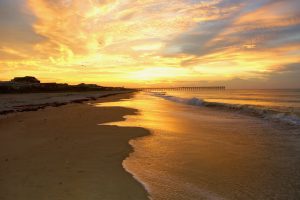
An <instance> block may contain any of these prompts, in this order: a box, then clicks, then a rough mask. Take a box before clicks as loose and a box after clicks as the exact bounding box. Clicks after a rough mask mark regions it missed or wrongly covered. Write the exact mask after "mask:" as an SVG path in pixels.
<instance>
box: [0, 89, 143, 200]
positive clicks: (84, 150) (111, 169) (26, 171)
mask: <svg viewBox="0 0 300 200" xmlns="http://www.w3.org/2000/svg"><path fill="white" fill-rule="evenodd" d="M34 95H35V96H39V95H38V94H34ZM94 95H95V94H94ZM97 95H98V96H101V95H103V94H102V93H98V94H97ZM105 95H107V93H105ZM86 96H90V95H85V97H86ZM131 96H132V94H128V93H127V94H118V95H114V96H109V97H106V98H100V99H98V100H94V101H91V102H93V103H96V102H97V103H100V102H107V101H119V100H120V99H123V98H130V97H131ZM25 99H26V98H25ZM80 99H82V98H80ZM84 99H86V98H84ZM10 100H11V102H13V101H12V99H10ZM15 100H16V101H17V100H18V99H15ZM73 100H75V99H73ZM86 100H87V99H86ZM91 102H89V101H87V102H85V103H80V104H79V103H72V104H68V105H64V106H60V107H51V106H50V107H49V106H48V107H46V108H44V109H41V110H38V111H30V112H17V113H12V114H8V115H2V116H1V118H0V162H1V164H0V199H1V200H24V199H30V200H48V199H49V200H53V199H56V200H58V199H62V200H67V199H70V200H71V199H72V200H76V199H78V200H79V199H80V200H82V199H86V200H88V199H91V200H92V199H138V200H140V199H147V193H146V191H145V190H144V188H143V187H142V185H141V184H140V183H138V182H137V181H136V180H135V179H134V178H133V177H132V175H131V174H129V173H127V172H126V171H125V170H124V169H123V167H122V161H123V160H124V159H125V158H126V157H127V156H128V155H129V153H130V152H132V147H131V146H130V145H129V143H128V142H129V140H130V139H133V138H136V137H141V136H145V135H147V134H148V131H146V130H145V129H143V128H134V127H117V126H109V125H101V124H102V123H107V122H114V121H122V120H124V116H126V115H135V114H136V112H137V111H136V110H135V109H130V108H122V107H95V106H93V105H92V104H90V103H91ZM48 103H49V102H48ZM52 103H53V102H52Z"/></svg>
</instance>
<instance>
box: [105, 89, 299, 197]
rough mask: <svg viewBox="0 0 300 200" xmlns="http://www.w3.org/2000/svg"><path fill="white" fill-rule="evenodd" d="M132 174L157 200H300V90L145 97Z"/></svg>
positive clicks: (129, 103)
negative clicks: (142, 133)
mask: <svg viewBox="0 0 300 200" xmlns="http://www.w3.org/2000/svg"><path fill="white" fill-rule="evenodd" d="M101 105H102V106H124V107H130V108H135V109H137V110H138V114H137V115H131V116H127V117H126V120H125V121H122V122H115V123H110V124H111V125H118V126H135V127H136V126H138V127H143V128H146V129H148V130H149V131H150V132H151V135H149V136H146V137H142V138H138V139H134V140H131V141H130V144H131V145H132V146H133V147H134V152H133V153H131V154H130V156H129V157H128V158H127V159H126V160H124V162H123V166H124V168H125V169H126V170H127V171H128V172H129V173H131V174H132V175H133V176H134V177H135V178H136V179H137V180H138V181H139V182H140V183H141V184H142V185H144V187H145V189H146V190H147V191H148V192H149V196H150V198H151V199H153V200H168V199H172V200H182V199H189V200H190V199H195V200H196V199H197V200H198V199H237V200H238V199H246V200H247V199H300V189H299V188H300V128H299V108H300V91H299V90H224V91H212V90H210V91H199V92H189V91H186V92H181V91H180V92H175V91H171V92H166V93H165V92H154V93H143V92H140V93H137V94H136V95H135V96H134V97H133V98H132V99H124V100H123V101H121V102H110V103H104V104H101Z"/></svg>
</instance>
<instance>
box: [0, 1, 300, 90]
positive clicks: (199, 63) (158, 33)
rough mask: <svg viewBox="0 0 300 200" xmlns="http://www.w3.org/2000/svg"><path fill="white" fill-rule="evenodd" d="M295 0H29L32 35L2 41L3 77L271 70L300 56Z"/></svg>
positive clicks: (130, 79)
mask: <svg viewBox="0 0 300 200" xmlns="http://www.w3.org/2000/svg"><path fill="white" fill-rule="evenodd" d="M290 1H291V2H290V4H287V3H284V2H275V3H268V4H267V3H266V4H261V5H260V4H258V3H257V2H255V1H253V2H252V3H243V4H240V3H228V4H226V3H224V4H222V2H223V1H222V0H217V1H203V2H202V1H199V2H196V1H195V2H194V1H182V0H175V1H172V3H171V2H167V1H157V0H145V1H123V0H122V1H121V0H106V1H98V0H89V1H82V0H55V1H50V0H27V1H25V2H26V8H27V10H26V13H27V14H28V15H31V17H32V18H34V19H30V20H29V21H28V23H29V25H30V28H31V32H30V34H31V37H29V39H27V40H26V41H25V42H24V43H20V42H19V43H17V42H15V43H14V42H10V43H3V42H2V43H0V65H1V68H0V72H1V73H0V78H1V79H3V80H7V79H10V78H12V77H14V76H22V75H35V76H37V77H38V78H39V79H41V80H43V81H58V82H70V83H79V82H93V83H99V84H110V85H120V84H122V85H130V86H132V85H142V84H144V83H147V84H149V83H153V84H157V83H161V84H166V83H170V82H171V83H172V84H176V81H179V82H180V81H187V82H188V81H216V80H229V79H234V78H245V79H247V78H253V77H257V78H262V77H266V76H271V75H272V74H276V73H277V72H278V70H283V69H285V68H286V66H289V65H290V64H293V63H298V62H300V60H299V57H300V53H299V51H297V49H299V47H300V43H299V39H300V38H299V36H297V35H295V34H294V35H293V33H294V32H293V31H294V29H295V27H297V26H298V25H299V23H300V21H299V20H298V18H295V17H294V16H295V13H297V11H296V10H295V9H293V8H294V7H296V6H291V4H292V3H293V2H294V1H293V0H290ZM294 4H297V3H296V1H295V2H294ZM247 6H248V7H247ZM255 6H256V7H255ZM24 7H25V5H24ZM24 7H23V10H24ZM245 8H248V12H245V11H244V9H245ZM253 8H255V9H253ZM251 9H252V10H251ZM237 13H239V14H237ZM257 15H258V16H260V19H261V23H260V24H257V21H256V18H255V17H254V16H257ZM293 27H294V28H293ZM289 29H290V31H289V32H287V31H286V30H289ZM29 30H30V29H29ZM295 30H296V29H295ZM28 34H29V33H28ZM5 37H8V36H2V38H5ZM22 37H23V36H22ZM3 41H4V39H3ZM289 52H293V53H289ZM274 58H276V59H274ZM280 73H281V72H280Z"/></svg>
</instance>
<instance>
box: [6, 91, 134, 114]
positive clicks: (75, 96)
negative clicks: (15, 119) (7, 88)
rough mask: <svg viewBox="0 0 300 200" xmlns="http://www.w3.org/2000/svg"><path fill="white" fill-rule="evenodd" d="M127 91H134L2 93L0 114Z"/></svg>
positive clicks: (76, 101)
mask: <svg viewBox="0 0 300 200" xmlns="http://www.w3.org/2000/svg"><path fill="white" fill-rule="evenodd" d="M125 93H133V91H100V92H99V91H97V92H58V93H27V94H23V93H20V94H0V105H1V104H2V106H0V116H1V115H6V114H10V113H17V112H26V111H37V110H40V109H44V108H46V107H59V106H64V105H67V104H70V103H83V102H86V101H91V100H92V101H94V100H97V99H99V98H104V97H109V96H112V95H118V94H125ZM20 98H23V99H22V100H23V101H22V100H18V101H17V103H10V102H9V101H11V100H13V101H16V99H20ZM32 101H33V102H32ZM3 105H4V106H3Z"/></svg>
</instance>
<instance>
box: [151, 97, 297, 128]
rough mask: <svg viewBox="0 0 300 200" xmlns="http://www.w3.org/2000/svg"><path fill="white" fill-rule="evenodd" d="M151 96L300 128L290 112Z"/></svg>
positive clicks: (295, 116) (191, 99) (295, 117)
mask: <svg viewBox="0 0 300 200" xmlns="http://www.w3.org/2000/svg"><path fill="white" fill-rule="evenodd" d="M150 94H151V95H152V96H157V97H161V98H163V99H166V100H169V101H173V102H177V103H182V104H187V105H193V106H205V107H212V108H218V109H225V110H230V111H235V112H240V113H245V114H249V115H251V116H256V117H261V118H264V119H267V120H272V121H277V122H283V123H286V124H289V125H295V126H300V117H299V116H297V115H296V114H294V113H290V112H280V111H276V110H272V109H270V108H266V107H260V106H254V105H247V104H229V103H219V102H207V101H205V100H203V99H198V98H196V97H193V98H182V97H176V96H170V95H166V94H165V93H160V92H150Z"/></svg>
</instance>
